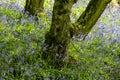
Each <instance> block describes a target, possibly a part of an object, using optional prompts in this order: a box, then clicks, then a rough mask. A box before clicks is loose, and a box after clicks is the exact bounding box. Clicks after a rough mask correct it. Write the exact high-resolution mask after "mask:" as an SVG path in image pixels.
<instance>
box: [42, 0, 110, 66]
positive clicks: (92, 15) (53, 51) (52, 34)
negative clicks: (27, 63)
mask: <svg viewBox="0 0 120 80" xmlns="http://www.w3.org/2000/svg"><path fill="white" fill-rule="evenodd" d="M110 1H111V0H91V1H90V2H89V4H88V6H87V8H86V10H85V11H84V12H83V14H82V15H81V16H80V18H79V19H78V20H77V21H76V23H73V24H72V23H71V21H70V13H71V8H72V5H73V4H74V3H76V0H55V3H54V8H53V18H52V25H51V28H50V31H49V32H48V33H47V34H46V36H45V42H44V45H43V49H42V50H43V54H42V58H43V59H44V60H45V61H46V62H47V63H48V64H50V65H53V67H54V68H58V67H62V66H64V63H65V61H66V56H67V54H68V45H69V42H70V39H71V38H72V37H73V36H74V35H76V34H77V33H79V32H80V34H86V33H88V32H89V31H90V30H91V28H92V27H93V26H94V24H95V23H96V21H97V20H98V18H99V17H100V15H101V14H102V12H103V11H104V9H105V8H106V5H107V4H108V2H110Z"/></svg>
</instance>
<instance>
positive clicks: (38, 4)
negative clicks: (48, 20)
mask: <svg viewBox="0 0 120 80" xmlns="http://www.w3.org/2000/svg"><path fill="white" fill-rule="evenodd" d="M43 4H44V0H26V5H25V11H27V12H29V13H30V14H32V15H40V13H42V12H43Z"/></svg>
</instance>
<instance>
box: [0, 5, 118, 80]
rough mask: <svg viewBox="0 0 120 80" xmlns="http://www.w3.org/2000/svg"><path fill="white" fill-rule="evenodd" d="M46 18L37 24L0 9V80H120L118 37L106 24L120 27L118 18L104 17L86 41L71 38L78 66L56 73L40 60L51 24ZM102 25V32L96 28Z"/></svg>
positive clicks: (29, 19)
mask: <svg viewBox="0 0 120 80" xmlns="http://www.w3.org/2000/svg"><path fill="white" fill-rule="evenodd" d="M48 15H49V14H47V13H46V14H45V16H44V17H43V18H42V19H39V20H38V21H36V20H35V18H34V17H33V16H28V15H27V14H23V12H21V11H20V10H19V9H16V8H14V7H12V8H11V7H9V6H8V7H3V6H0V65H1V66H0V80H119V79H120V48H119V46H120V42H119V41H120V40H119V35H120V34H119V33H118V32H117V31H116V30H115V29H117V28H115V29H112V30H113V33H112V30H111V31H109V29H110V24H109V22H107V21H110V20H112V19H113V20H114V22H117V24H118V25H119V20H118V18H117V17H118V16H117V17H114V18H115V19H114V18H112V17H109V19H107V18H108V15H111V14H107V13H106V14H103V15H102V17H101V19H99V20H98V22H97V24H96V25H95V26H96V27H95V28H94V29H93V30H92V31H91V33H90V34H89V35H88V36H87V38H86V40H85V41H80V40H79V37H78V38H77V37H75V38H73V39H72V40H71V43H70V45H69V53H70V55H72V56H73V57H74V58H75V59H76V60H78V61H79V64H74V65H70V66H69V67H64V68H62V69H61V70H57V69H52V68H50V67H49V65H47V64H45V62H43V61H42V60H41V53H42V52H41V46H42V44H43V42H44V36H45V33H46V32H47V31H48V30H49V27H50V24H51V16H48ZM111 18H112V19H111ZM105 19H107V20H105ZM115 20H118V21H115ZM117 24H116V25H117ZM103 25H104V26H105V27H106V28H105V30H104V29H98V28H101V26H103ZM114 25H115V24H114ZM114 25H113V26H114ZM116 27H117V26H116ZM102 28H103V27H102ZM105 31H108V32H107V33H106V32H105ZM101 32H102V33H101ZM114 32H115V33H114ZM115 35H116V36H115Z"/></svg>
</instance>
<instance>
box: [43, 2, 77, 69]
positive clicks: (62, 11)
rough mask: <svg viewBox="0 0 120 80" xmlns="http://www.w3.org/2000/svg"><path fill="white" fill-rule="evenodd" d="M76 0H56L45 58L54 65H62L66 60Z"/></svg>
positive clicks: (47, 35)
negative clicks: (72, 12)
mask: <svg viewBox="0 0 120 80" xmlns="http://www.w3.org/2000/svg"><path fill="white" fill-rule="evenodd" d="M74 3H75V2H74V0H71V1H68V0H63V1H62V0H55V3H54V8H53V18H52V25H51V29H50V31H49V32H48V33H47V34H46V37H45V38H46V39H45V43H44V46H43V58H44V59H45V60H47V62H48V63H49V64H50V65H51V64H52V65H54V67H56V68H57V67H62V66H63V64H64V61H65V60H66V56H67V53H68V52H67V51H68V44H69V42H70V39H71V35H70V28H71V22H70V13H71V8H72V5H73V4H74Z"/></svg>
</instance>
